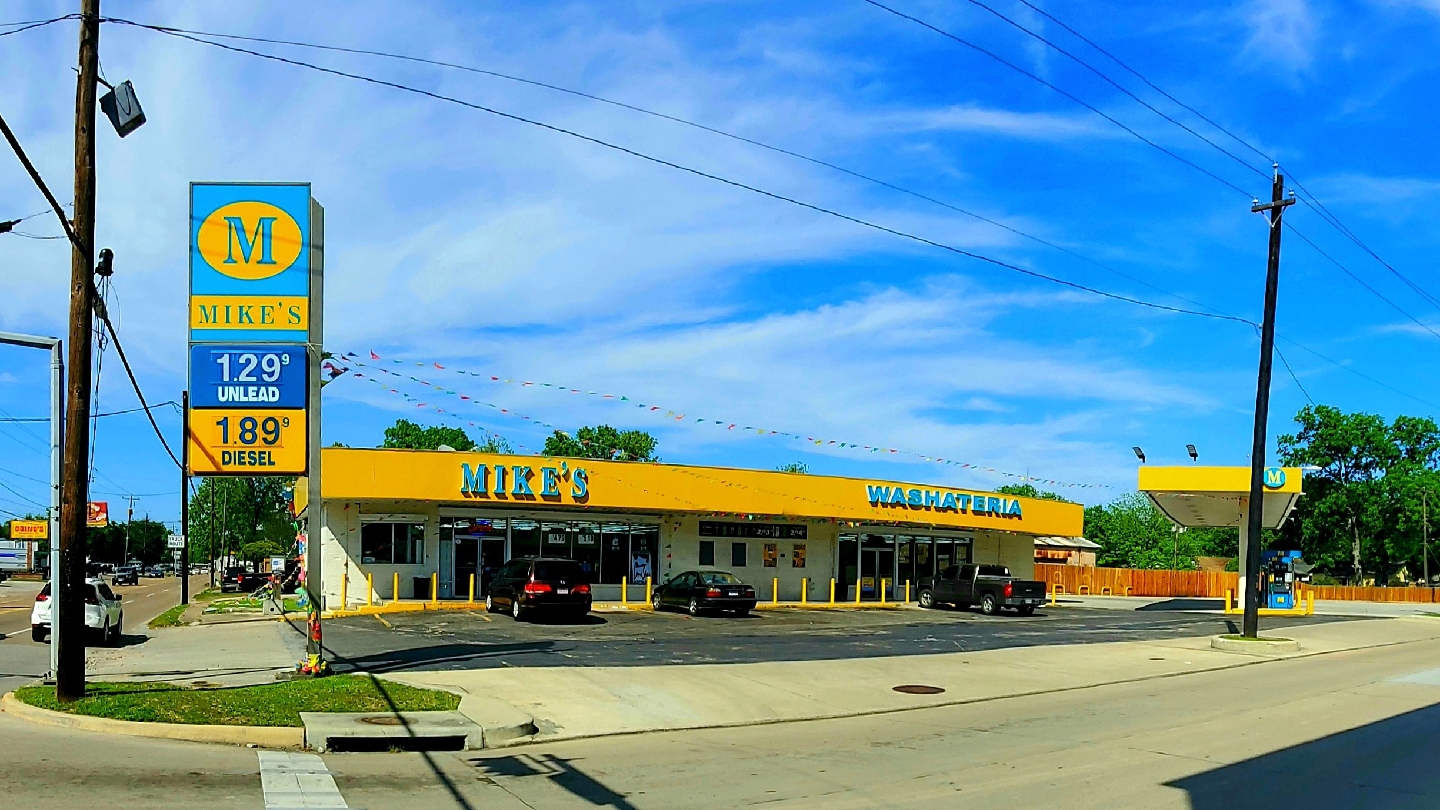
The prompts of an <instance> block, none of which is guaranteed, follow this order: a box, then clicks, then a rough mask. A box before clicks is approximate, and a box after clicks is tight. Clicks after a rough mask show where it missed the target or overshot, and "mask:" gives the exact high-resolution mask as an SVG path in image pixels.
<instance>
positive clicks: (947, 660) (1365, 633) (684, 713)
mask: <svg viewBox="0 0 1440 810" xmlns="http://www.w3.org/2000/svg"><path fill="white" fill-rule="evenodd" d="M1285 633H1286V635H1287V636H1288V637H1291V638H1295V639H1297V640H1299V641H1300V643H1301V645H1302V652H1300V653H1298V654H1296V655H1313V654H1316V653H1323V652H1334V651H1339V650H1347V649H1360V648H1364V647H1373V646H1379V645H1384V644H1391V643H1404V642H1415V641H1422V640H1440V620H1435V619H1429V618H1415V619H1383V620H1372V621H1363V620H1361V621H1351V622H1335V623H1328V624H1323V625H1321V624H1317V625H1309V626H1303V627H1294V628H1289V629H1287V630H1286V631H1285ZM1209 644H1210V640H1209V638H1208V637H1202V638H1185V639H1173V640H1171V639H1167V640H1163V641H1150V642H1117V643H1107V644H1084V645H1078V644H1077V645H1064V646H1050V647H1020V648H1009V649H1003V650H993V651H987V652H973V653H963V652H962V653H947V654H942V655H915V656H897V657H890V658H870V659H858V660H842V661H786V662H770V663H759V664H700V665H688V666H654V667H533V668H509V669H484V670H468V671H464V670H460V671H457V670H447V671H444V672H407V673H403V674H393V675H387V677H389V678H392V679H394V680H398V681H402V682H405V683H410V684H414V685H416V686H430V687H437V688H444V689H453V690H457V691H461V692H463V693H465V694H470V695H484V696H489V697H493V698H498V699H502V700H504V701H507V702H508V703H510V704H511V705H513V706H514V707H515V708H517V709H519V710H521V711H522V712H525V713H528V714H531V715H533V716H534V717H535V724H536V726H537V727H538V728H539V729H540V733H539V734H538V735H537V736H535V737H532V738H529V739H530V740H532V741H537V742H538V741H549V740H558V739H570V738H577V737H589V736H603V735H611V734H625V733H635V732H641V731H659V730H676V729H686V728H712V727H717V726H718V727H723V726H743V725H756V724H764V723H774V722H784V721H796V720H809V719H823V718H831V717H847V716H856V715H864V714H878V713H883V712H889V711H895V710H899V709H906V708H914V707H923V706H934V705H946V704H955V703H966V702H973V701H977V700H986V699H994V698H1000V697H1008V696H1018V695H1024V694H1033V693H1041V692H1055V691H1064V690H1070V689H1077V688H1085V687H1091V686H1097V685H1102V684H1106V683H1116V682H1124V681H1134V680H1140V679H1145V678H1151V677H1160V676H1167V675H1176V674H1183V673H1191V672H1201V671H1206V670H1214V669H1223V668H1230V667H1235V666H1242V665H1247V664H1251V663H1255V662H1258V661H1262V660H1266V659H1263V658H1259V657H1255V656H1249V655H1243V654H1236V653H1227V652H1220V651H1216V650H1212V649H1210V647H1209ZM1285 657H1293V656H1285ZM904 684H920V685H924V686H933V687H940V688H942V689H943V690H945V691H944V692H943V693H941V694H936V695H912V694H902V693H898V692H896V691H894V687H896V686H900V685H904ZM462 710H463V707H462Z"/></svg>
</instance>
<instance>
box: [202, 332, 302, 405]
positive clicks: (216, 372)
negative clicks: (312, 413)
mask: <svg viewBox="0 0 1440 810" xmlns="http://www.w3.org/2000/svg"><path fill="white" fill-rule="evenodd" d="M309 376H310V375H309V363H307V362H306V361H305V347H304V346H283V345H281V346H276V345H267V344H240V345H219V344H209V343H196V344H193V345H191V346H190V407H192V408H233V407H235V406H237V405H255V406H257V407H261V408H304V407H305V397H306V394H307V388H306V384H307V382H308V380H309Z"/></svg>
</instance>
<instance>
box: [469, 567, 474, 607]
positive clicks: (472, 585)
mask: <svg viewBox="0 0 1440 810" xmlns="http://www.w3.org/2000/svg"><path fill="white" fill-rule="evenodd" d="M470 604H472V605H473V604H475V575H474V574H471V575H470Z"/></svg>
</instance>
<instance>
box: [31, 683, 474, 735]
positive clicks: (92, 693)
mask: <svg viewBox="0 0 1440 810" xmlns="http://www.w3.org/2000/svg"><path fill="white" fill-rule="evenodd" d="M15 697H16V698H17V699H19V700H20V701H22V702H24V703H28V704H29V705H31V706H37V707H39V708H42V709H50V710H51V711H61V712H69V713H71V714H86V715H90V716H92V717H109V718H111V719H114V720H138V721H142V722H151V723H189V724H192V725H193V724H215V725H227V726H294V727H298V726H302V725H304V724H303V723H301V722H300V712H388V711H394V710H398V711H405V712H420V711H453V710H454V709H455V708H456V707H458V706H459V705H460V697H459V695H452V694H450V693H449V692H439V691H436V690H433V689H420V688H417V687H414V686H406V685H405V684H400V683H394V682H392V681H381V680H377V679H375V678H372V677H370V676H369V675H332V676H331V677H328V678H316V679H312V680H298V681H284V682H281V683H267V684H263V685H261V686H237V687H226V688H216V689H190V688H186V687H182V686H176V685H174V684H168V683H144V682H139V683H108V682H91V683H88V684H86V686H85V697H83V698H81V699H79V700H77V701H75V702H74V703H67V704H64V705H62V704H60V703H57V702H56V700H55V687H53V686H24V687H21V688H19V689H17V690H15ZM387 697H388V698H389V699H388V700H387V699H386V698H387ZM392 701H393V703H394V705H393V706H392V705H391V703H392Z"/></svg>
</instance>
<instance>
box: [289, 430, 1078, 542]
mask: <svg viewBox="0 0 1440 810" xmlns="http://www.w3.org/2000/svg"><path fill="white" fill-rule="evenodd" d="M323 454H324V455H323V457H322V458H323V461H322V467H321V469H322V470H323V473H322V475H323V480H322V483H321V491H322V493H323V496H324V498H325V499H326V500H335V501H351V502H360V501H420V502H439V503H443V504H447V505H452V506H453V505H469V506H483V507H492V508H493V507H501V508H510V509H515V508H521V509H545V510H567V511H568V510H575V511H577V512H579V513H584V512H586V511H600V512H621V513H654V514H664V513H685V514H700V515H717V516H728V517H738V518H742V519H743V518H746V517H755V518H827V519H832V520H836V521H853V522H857V523H866V524H880V525H887V524H888V525H905V526H932V527H941V528H956V529H996V530H1001V531H1008V532H1019V533H1023V534H1034V535H1047V536H1057V535H1063V536H1078V535H1079V534H1080V533H1081V530H1082V526H1083V523H1084V509H1083V507H1081V506H1080V505H1079V504H1072V503H1063V502H1060V501H1052V500H1040V499H1034V498H1016V497H1013V496H1009V495H1001V494H998V493H992V492H978V491H974V490H968V489H959V488H954V487H947V486H939V485H934V484H916V483H906V482H896V481H890V480H882V479H857V478H840V477H835V476H824V475H807V474H803V473H782V472H768V471H760V470H741V469H732V468H724V467H690V466H681V465H678V464H651V463H642V462H615V461H596V460H591V459H573V458H546V457H537V456H508V455H494V454H484V453H460V452H444V451H418V450H387V449H354V448H338V447H330V448H325V449H324V451H323ZM302 480H303V479H302ZM304 492H305V487H304V486H303V485H299V486H297V487H296V508H297V510H303V509H304V508H305V505H306V504H305V498H304V496H303V493H304Z"/></svg>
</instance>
